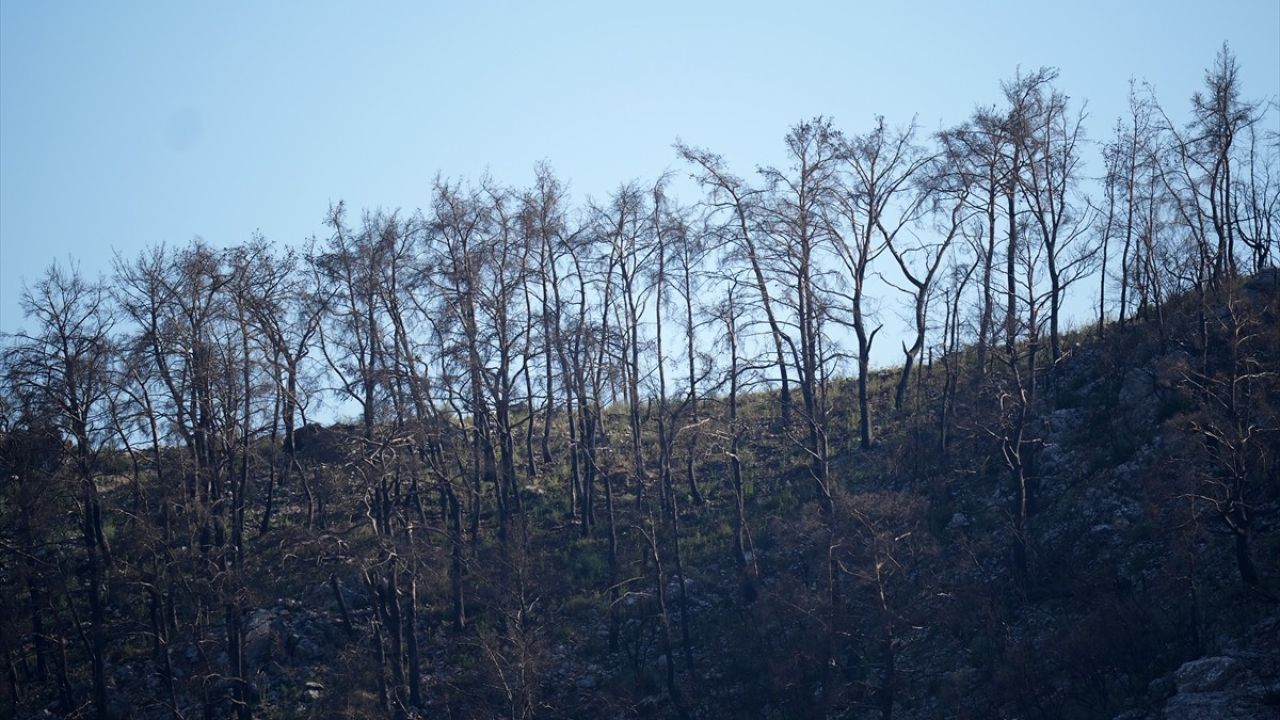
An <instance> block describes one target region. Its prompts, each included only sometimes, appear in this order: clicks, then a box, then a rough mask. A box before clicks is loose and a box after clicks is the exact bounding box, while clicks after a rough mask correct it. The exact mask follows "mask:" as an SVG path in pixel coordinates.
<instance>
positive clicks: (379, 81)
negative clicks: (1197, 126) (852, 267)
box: [0, 0, 1280, 332]
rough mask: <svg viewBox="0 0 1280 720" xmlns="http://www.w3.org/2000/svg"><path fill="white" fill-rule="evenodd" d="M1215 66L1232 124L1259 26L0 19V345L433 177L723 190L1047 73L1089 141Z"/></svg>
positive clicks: (767, 11)
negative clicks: (234, 246) (742, 178)
mask: <svg viewBox="0 0 1280 720" xmlns="http://www.w3.org/2000/svg"><path fill="white" fill-rule="evenodd" d="M1224 40H1225V41H1228V42H1229V43H1230V44H1231V47H1232V49H1233V50H1234V51H1235V53H1236V55H1237V57H1238V59H1239V62H1240V64H1241V66H1242V69H1243V80H1244V88H1245V92H1246V94H1247V95H1248V96H1250V97H1253V98H1258V97H1275V96H1277V95H1280V2H1277V0H1256V1H1253V2H1224V1H1219V2H1208V1H1207V0H1205V1H1202V2H1196V3H1189V2H1181V1H1174V0H1164V1H1162V2H1147V1H1144V2H1130V1H1128V0H1107V1H1106V2H1097V1H1095V0H1087V1H1075V2H1052V3H1048V2H1030V1H1029V0H1023V1H1022V2H1007V3H995V2H974V1H971V2H945V3H944V2H889V1H887V0H883V1H881V2H876V3H870V2H853V1H852V0H850V1H848V2H830V3H812V2H809V3H804V2H795V1H791V2H781V1H776V2H769V3H753V2H745V1H744V0H737V1H734V2H696V1H695V0H685V2H665V1H663V2H656V1H649V2H635V3H621V2H608V1H601V0H596V1H595V2H575V3H552V2H528V1H526V2H510V3H496V2H452V3H444V2H434V3H429V2H405V3H391V2H380V3H356V2H343V3H328V2H302V1H301V0H300V1H298V2H291V3H285V2H221V3H173V2H117V3H107V2H97V3H88V2H85V3H72V2H37V1H36V0H0V331H10V332H12V331H14V330H16V329H17V328H18V327H20V326H21V325H22V318H21V311H20V310H19V307H18V298H19V295H20V292H21V288H22V284H23V282H24V281H25V282H31V281H34V280H35V279H36V278H37V277H39V275H40V274H41V272H42V271H43V269H44V268H45V267H46V266H47V265H48V264H49V263H50V262H51V261H52V260H54V259H55V258H57V259H60V260H63V261H65V260H66V259H67V258H68V257H71V258H75V259H77V260H78V261H79V262H80V263H81V267H82V269H84V270H85V271H86V272H89V273H91V274H97V273H109V272H110V262H111V257H112V253H113V251H119V252H121V253H123V254H125V255H133V254H135V253H136V252H138V251H139V250H140V249H141V248H143V247H145V246H147V245H150V244H156V243H161V242H168V243H185V242H186V241H187V240H189V239H191V238H192V237H193V236H196V235H199V236H202V237H204V238H205V239H206V240H208V241H210V242H211V243H214V244H215V245H221V244H230V243H235V242H240V241H243V240H246V239H248V238H249V237H250V236H251V234H253V233H254V232H255V231H260V232H261V233H263V234H264V235H265V236H266V237H267V238H268V239H270V240H273V241H275V242H278V243H297V242H301V241H303V240H304V239H305V238H306V237H308V236H310V235H312V234H322V230H323V228H322V226H321V219H322V218H323V216H324V213H325V210H326V208H327V207H328V205H329V203H330V202H336V201H337V200H340V199H345V200H346V201H347V202H348V204H349V205H351V206H353V207H356V208H359V207H374V206H381V207H386V208H396V207H401V208H406V209H412V208H416V207H419V206H421V205H423V204H424V203H425V199H426V198H427V195H428V193H427V191H428V188H429V184H430V182H431V180H432V178H433V177H434V176H435V174H436V173H437V172H440V173H443V174H444V175H447V176H454V177H457V176H470V177H475V176H477V175H479V174H481V173H483V172H485V171H486V170H487V171H488V172H489V173H491V174H492V176H493V177H494V178H495V179H497V180H500V181H503V182H508V183H514V184H522V183H526V182H528V181H529V180H530V179H531V178H532V174H533V173H532V168H533V166H534V164H535V163H536V162H537V161H539V160H543V159H546V160H548V161H550V163H551V164H552V166H553V167H555V168H556V169H557V171H558V172H559V173H560V174H561V175H562V176H564V177H566V178H567V179H568V180H569V181H570V182H571V188H572V190H573V191H574V193H575V196H576V197H577V198H579V199H582V198H584V197H585V196H587V195H594V196H597V197H599V196H603V195H604V194H605V193H607V192H608V191H609V190H610V189H611V188H612V187H614V186H615V185H616V184H617V183H619V182H621V181H625V180H629V179H632V178H653V177H656V176H657V175H658V174H659V173H661V172H662V171H663V170H665V169H668V168H673V167H678V164H677V163H676V160H675V157H674V155H673V153H672V151H671V144H672V142H673V141H674V140H675V139H676V138H681V139H683V140H685V141H687V142H690V143H693V144H697V145H704V146H708V147H710V148H712V149H714V150H716V151H718V152H720V153H722V154H723V155H725V156H726V158H727V159H728V160H729V161H730V162H731V163H732V164H733V165H734V166H735V167H736V168H738V169H739V170H740V171H743V172H747V171H749V170H750V169H751V168H752V167H754V166H756V165H759V164H768V163H774V162H779V161H780V157H779V156H780V153H781V146H782V143H781V139H782V136H783V135H784V134H785V132H786V130H787V128H788V127H789V126H790V125H791V124H792V123H794V122H796V121H798V120H800V119H803V118H806V117H810V116H813V115H816V114H825V115H831V116H834V117H835V119H836V121H837V123H838V124H839V125H840V126H841V127H842V128H843V129H845V130H846V131H847V132H859V131H862V130H863V129H865V128H867V126H868V125H869V123H870V121H871V118H872V117H873V115H875V114H877V113H879V114H884V115H886V116H887V117H888V118H889V119H890V121H892V122H907V121H909V120H910V118H911V116H912V115H913V114H918V116H919V121H920V123H921V124H922V125H924V126H925V127H926V128H927V129H935V128H937V127H939V126H940V125H942V124H949V123H954V122H958V121H960V120H962V119H963V118H964V117H965V116H966V115H967V114H968V113H969V111H970V110H972V108H973V107H974V106H975V105H978V104H990V103H993V102H995V101H996V99H997V97H998V94H999V83H1000V81H1001V80H1002V79H1005V78H1009V77H1011V76H1012V75H1013V74H1014V73H1015V71H1016V69H1017V68H1018V67H1019V66H1021V67H1023V68H1032V67H1038V66H1041V65H1050V66H1056V67H1058V68H1060V70H1061V77H1060V81H1059V86H1060V87H1061V88H1062V89H1063V90H1064V91H1066V92H1067V93H1068V94H1070V95H1071V96H1072V97H1073V98H1075V99H1088V101H1089V107H1090V111H1091V115H1092V119H1091V121H1090V122H1089V128H1090V133H1091V135H1092V136H1093V137H1094V138H1102V137H1104V136H1105V135H1106V134H1107V133H1108V129H1109V127H1110V125H1111V123H1112V121H1113V119H1114V118H1115V117H1116V116H1117V115H1118V114H1119V113H1121V112H1122V111H1123V106H1124V102H1125V94H1126V92H1127V88H1128V80H1129V78H1130V77H1136V78H1139V79H1146V80H1149V81H1151V82H1153V83H1154V84H1155V85H1156V87H1157V89H1158V91H1159V95H1160V98H1161V99H1162V101H1163V102H1164V104H1165V105H1166V107H1168V108H1170V109H1171V110H1172V111H1175V112H1176V113H1178V114H1182V113H1183V112H1184V111H1185V109H1186V107H1187V98H1188V97H1189V96H1190V94H1191V92H1193V91H1194V90H1195V89H1197V88H1198V86H1199V83H1200V80H1201V78H1202V75H1203V71H1204V68H1205V67H1207V66H1208V65H1209V64H1210V63H1211V62H1212V61H1213V57H1214V53H1215V52H1216V50H1217V49H1218V48H1219V47H1220V46H1221V44H1222V42H1223V41H1224ZM1268 122H1269V123H1271V124H1272V125H1273V126H1275V125H1276V123H1277V118H1276V117H1275V116H1274V115H1273V116H1272V117H1271V118H1270V119H1269V120H1268Z"/></svg>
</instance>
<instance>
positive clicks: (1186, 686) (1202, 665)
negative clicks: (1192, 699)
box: [1174, 657, 1241, 693]
mask: <svg viewBox="0 0 1280 720" xmlns="http://www.w3.org/2000/svg"><path fill="white" fill-rule="evenodd" d="M1240 669H1241V668H1240V661H1238V660H1236V659H1235V658H1231V657H1207V658H1200V659H1199V660H1192V661H1191V662H1188V663H1184V664H1183V666H1182V667H1180V668H1178V670H1177V672H1175V673H1174V678H1175V679H1176V681H1177V683H1178V691H1179V692H1181V693H1203V692H1213V691H1215V690H1222V689H1223V688H1225V687H1226V686H1227V685H1228V684H1230V683H1231V681H1232V679H1234V678H1235V677H1236V676H1237V675H1239V674H1240Z"/></svg>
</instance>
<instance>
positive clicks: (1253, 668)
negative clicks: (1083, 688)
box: [1117, 617, 1280, 720]
mask: <svg viewBox="0 0 1280 720" xmlns="http://www.w3.org/2000/svg"><path fill="white" fill-rule="evenodd" d="M1247 637H1248V641H1247V643H1246V644H1244V645H1243V646H1233V645H1228V646H1227V647H1226V648H1225V649H1224V650H1223V652H1222V654H1220V655H1211V656H1207V657H1202V658H1198V659H1196V660H1190V661H1188V662H1185V663H1183V664H1182V666H1181V667H1179V668H1178V669H1177V670H1175V671H1173V672H1172V673H1169V674H1168V675H1165V676H1164V677H1162V678H1158V679H1157V680H1156V681H1154V682H1153V683H1152V684H1151V685H1152V692H1151V695H1152V696H1153V697H1152V700H1153V701H1154V707H1152V708H1151V709H1150V710H1149V711H1146V712H1144V711H1131V712H1129V713H1125V714H1124V715H1122V716H1120V718H1123V719H1124V720H1275V719H1276V718H1280V661H1278V659H1277V658H1276V653H1275V648H1276V647H1277V646H1280V645H1277V643H1280V617H1273V618H1270V619H1268V620H1266V621H1264V622H1262V623H1259V624H1258V625H1256V626H1254V627H1253V628H1251V629H1250V631H1249V633H1248V636H1247ZM1117 720H1119V718H1117Z"/></svg>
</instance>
